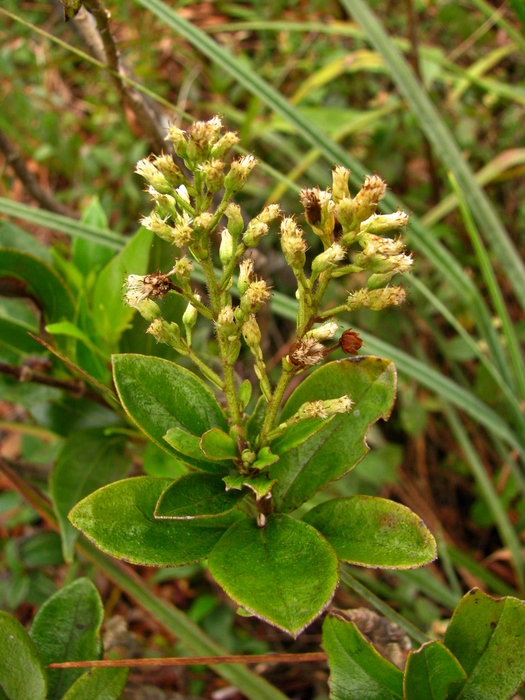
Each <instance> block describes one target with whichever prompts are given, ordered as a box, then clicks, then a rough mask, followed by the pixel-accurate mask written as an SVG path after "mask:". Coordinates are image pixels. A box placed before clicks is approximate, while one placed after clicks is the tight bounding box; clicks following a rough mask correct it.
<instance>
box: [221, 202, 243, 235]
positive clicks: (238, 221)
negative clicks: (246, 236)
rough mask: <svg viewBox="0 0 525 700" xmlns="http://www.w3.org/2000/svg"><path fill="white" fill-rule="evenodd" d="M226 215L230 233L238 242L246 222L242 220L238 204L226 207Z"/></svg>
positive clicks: (230, 204)
mask: <svg viewBox="0 0 525 700" xmlns="http://www.w3.org/2000/svg"><path fill="white" fill-rule="evenodd" d="M224 214H225V215H226V218H227V219H228V231H229V232H230V233H231V235H232V236H233V238H234V240H237V238H238V237H239V236H240V235H241V233H242V232H243V230H244V220H243V218H242V214H241V208H240V206H239V205H238V204H234V203H233V202H230V203H229V204H228V206H227V207H226V209H225V211H224Z"/></svg>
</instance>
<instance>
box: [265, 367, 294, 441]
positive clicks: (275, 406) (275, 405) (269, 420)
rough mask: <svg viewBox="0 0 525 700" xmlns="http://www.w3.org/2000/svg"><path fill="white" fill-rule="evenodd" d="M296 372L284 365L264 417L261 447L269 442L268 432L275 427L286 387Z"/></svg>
mask: <svg viewBox="0 0 525 700" xmlns="http://www.w3.org/2000/svg"><path fill="white" fill-rule="evenodd" d="M294 374H295V370H294V369H291V370H289V369H286V368H285V367H283V371H282V374H281V376H280V378H279V381H278V382H277V386H276V387H275V391H274V392H273V395H272V398H271V399H270V401H269V402H268V410H267V412H266V418H265V419H264V424H263V427H262V429H261V447H264V446H265V445H267V444H268V433H269V432H270V431H271V430H272V428H273V427H274V422H275V418H276V417H277V412H278V411H279V406H280V405H281V401H282V398H283V396H284V392H285V391H286V388H287V386H288V384H289V383H290V381H291V380H292V377H293V376H294Z"/></svg>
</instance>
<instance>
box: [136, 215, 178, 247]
mask: <svg viewBox="0 0 525 700" xmlns="http://www.w3.org/2000/svg"><path fill="white" fill-rule="evenodd" d="M140 224H141V226H144V228H147V229H148V231H153V233H155V234H156V235H157V236H158V237H159V238H162V240H163V241H168V243H171V242H172V241H173V229H172V227H171V226H170V225H169V224H167V223H166V219H163V218H162V217H160V216H159V215H158V214H157V213H156V212H152V213H151V214H150V215H149V216H144V217H142V219H141V220H140Z"/></svg>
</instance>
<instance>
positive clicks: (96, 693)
mask: <svg viewBox="0 0 525 700" xmlns="http://www.w3.org/2000/svg"><path fill="white" fill-rule="evenodd" d="M128 673H129V668H93V669H90V670H89V671H87V672H86V673H84V674H83V675H82V676H80V678H79V679H78V680H76V681H75V682H74V683H73V685H72V686H71V688H70V689H69V690H68V691H67V693H66V694H65V695H64V697H63V700H118V699H119V698H120V696H121V695H122V691H123V690H124V688H125V687H126V681H127V680H128Z"/></svg>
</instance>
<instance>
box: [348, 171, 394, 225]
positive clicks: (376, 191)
mask: <svg viewBox="0 0 525 700" xmlns="http://www.w3.org/2000/svg"><path fill="white" fill-rule="evenodd" d="M385 192H386V182H384V181H383V180H381V178H380V177H379V176H377V175H367V176H366V177H365V182H364V185H363V187H362V188H361V189H360V190H359V192H358V193H357V194H356V196H355V203H356V217H357V219H358V220H359V221H365V219H368V217H369V216H372V214H374V213H375V211H376V209H377V205H378V203H379V200H380V199H382V198H383V197H384V196H385Z"/></svg>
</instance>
